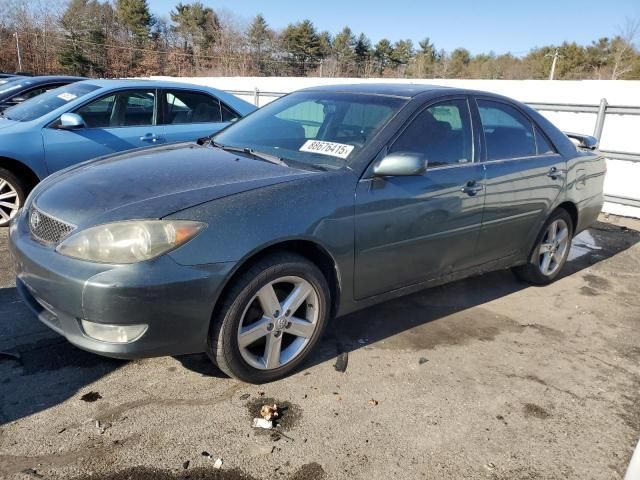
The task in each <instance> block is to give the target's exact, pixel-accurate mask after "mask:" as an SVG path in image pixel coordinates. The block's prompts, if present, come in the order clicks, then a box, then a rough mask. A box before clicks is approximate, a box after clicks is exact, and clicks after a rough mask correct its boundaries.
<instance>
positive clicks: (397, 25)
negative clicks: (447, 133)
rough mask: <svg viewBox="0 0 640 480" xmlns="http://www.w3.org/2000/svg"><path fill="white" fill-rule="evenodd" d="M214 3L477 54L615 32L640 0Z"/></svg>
mask: <svg viewBox="0 0 640 480" xmlns="http://www.w3.org/2000/svg"><path fill="white" fill-rule="evenodd" d="M178 1H182V2H183V3H190V1H191V0H148V2H149V6H150V8H151V10H152V12H153V13H154V14H156V15H158V16H165V17H168V13H169V11H170V10H171V9H172V8H173V7H174V6H175V4H176V3H178ZM201 1H202V3H204V4H205V5H206V6H209V7H211V8H213V9H214V10H220V9H222V10H226V11H228V12H231V13H233V14H235V15H236V16H237V17H238V19H239V20H240V21H241V22H249V21H250V20H251V18H253V17H254V16H255V15H256V14H257V13H262V14H263V15H264V17H265V18H266V20H267V22H268V23H269V25H270V26H271V27H272V28H274V29H276V30H279V29H282V28H284V27H286V26H287V24H289V23H294V22H297V21H300V20H303V19H305V18H308V19H310V20H311V21H312V22H313V23H314V25H315V26H316V28H317V29H318V30H319V31H322V30H328V31H330V32H331V33H332V34H334V35H335V34H336V33H337V32H339V31H340V30H342V28H343V27H344V26H345V25H348V26H349V27H351V29H352V30H353V31H354V32H355V33H356V34H358V33H360V32H364V33H365V34H366V35H367V36H368V37H369V38H370V39H371V40H372V41H373V42H374V43H375V42H376V41H378V40H380V39H381V38H385V37H386V38H388V39H389V40H391V41H392V42H393V41H396V40H400V39H404V38H410V39H411V40H413V42H414V45H416V46H417V44H418V42H419V41H420V40H422V39H423V38H425V37H429V38H430V39H431V41H432V42H434V43H435V45H436V47H437V48H438V49H440V48H444V49H445V50H447V51H451V50H453V49H455V48H457V47H464V48H466V49H467V50H469V51H471V53H473V54H478V53H487V52H489V51H493V52H495V53H505V52H511V53H513V54H515V55H523V54H525V53H527V52H528V51H529V50H530V49H531V48H534V47H536V46H543V45H549V44H560V43H562V42H563V41H565V40H567V41H576V42H578V43H579V44H582V45H587V44H589V43H591V41H592V40H596V39H598V38H600V37H603V36H614V35H615V34H616V33H618V31H619V30H620V28H621V27H622V26H623V25H624V23H625V19H626V18H633V19H640V0H583V1H577V0H555V1H554V0H534V1H527V0H513V1H505V0H503V1H496V0H485V1H482V2H478V1H475V2H474V1H473V0H448V1H442V0H438V1H432V0H417V1H408V0H391V1H389V0H387V1H384V2H379V1H375V0H369V1H365V0H267V1H265V0H262V1H260V0H201Z"/></svg>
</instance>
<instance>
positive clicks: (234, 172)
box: [10, 84, 605, 383]
mask: <svg viewBox="0 0 640 480" xmlns="http://www.w3.org/2000/svg"><path fill="white" fill-rule="evenodd" d="M574 137H575V139H576V140H577V142H578V146H576V144H574V143H573V142H572V141H571V140H570V139H569V138H568V137H567V136H566V135H565V134H563V133H562V132H560V131H559V130H558V129H557V128H555V127H554V126H553V125H552V124H551V123H549V121H547V120H546V119H545V118H544V117H542V116H541V115H539V114H538V113H537V112H535V111H534V110H532V109H531V108H528V107H527V106H525V105H522V104H521V103H518V102H515V101H513V100H510V99H508V98H504V97H501V96H498V95H493V94H489V93H484V92H475V91H468V90H462V89H454V88H441V87H432V86H425V85H409V84H404V85H393V84H380V85H375V84H367V85H335V86H328V87H318V88H312V89H307V90H302V91H299V92H295V93H292V94H290V95H287V96H285V97H283V98H281V99H279V100H277V101H274V102H272V103H270V104H268V105H266V106H265V107H263V108H262V109H260V110H258V111H256V112H255V113H253V114H251V115H249V116H247V117H246V118H244V119H242V120H239V121H238V122H236V123H234V124H232V125H231V126H229V127H228V128H226V129H225V130H223V131H221V132H219V133H217V134H216V135H215V136H213V137H212V138H205V139H201V140H200V141H198V142H197V143H181V144H173V145H164V146H158V147H152V148H146V149H140V150H136V151H132V152H128V153H124V154H119V155H115V156H111V157H104V158H102V159H98V160H96V161H92V162H88V163H84V164H81V165H78V166H75V167H71V168H69V169H67V170H64V171H62V172H60V173H58V174H54V175H52V176H51V177H49V178H48V179H46V180H45V181H43V182H42V183H41V184H40V185H39V186H38V187H36V189H35V190H34V191H33V192H32V193H31V195H30V196H29V198H28V200H27V202H26V205H25V208H24V209H22V211H21V212H20V214H19V215H18V216H17V217H16V218H15V220H14V222H13V223H12V225H11V228H10V237H11V242H10V243H11V246H10V249H11V252H12V254H13V258H14V259H15V263H16V271H17V282H16V283H17V286H18V290H19V291H20V293H21V295H22V297H23V299H24V301H25V302H26V303H27V305H28V306H29V307H30V308H31V309H32V310H33V311H34V312H35V314H36V315H37V316H38V317H39V319H40V320H41V321H43V322H44V323H45V324H47V325H48V326H49V327H51V328H52V329H54V330H56V331H57V332H59V333H60V334H61V335H64V336H65V337H66V338H67V339H68V340H69V341H70V342H72V343H73V344H75V345H77V346H78V347H80V348H83V349H86V350H89V351H92V352H95V353H99V354H103V355H108V356H113V357H119V358H135V357H145V356H156V355H177V354H186V353H196V352H205V351H206V352H207V353H208V354H209V356H210V357H211V359H212V360H213V361H214V362H215V363H216V364H217V365H218V366H219V367H220V369H222V370H223V371H224V372H226V373H227V374H229V375H231V376H233V377H236V378H239V379H242V380H244V381H247V382H254V383H263V382H268V381H272V380H275V379H277V378H280V377H283V376H285V375H287V374H289V373H291V372H292V371H294V370H295V369H297V368H299V367H300V365H301V364H302V362H304V360H305V358H306V357H308V355H309V354H310V352H311V351H312V350H313V347H314V346H315V345H316V344H317V343H318V341H319V339H320V337H321V335H322V333H323V330H324V329H325V327H326V325H327V323H328V320H329V318H330V317H332V316H338V317H339V316H343V315H345V314H347V313H350V312H353V311H355V310H358V309H361V308H364V307H367V306H370V305H372V304H375V303H377V302H382V301H384V300H387V299H390V298H394V297H397V296H400V295H405V294H407V293H411V292H414V291H416V290H418V289H422V288H425V287H430V286H433V285H437V284H442V283H445V282H449V281H452V280H455V279H459V278H462V277H466V276H469V275H475V274H480V273H483V272H486V271H489V270H495V269H504V268H512V269H513V271H514V272H515V274H516V275H517V277H519V278H520V279H522V280H525V281H527V282H531V283H533V284H537V285H542V284H546V283H548V282H551V281H553V280H554V279H555V278H556V277H557V276H558V275H559V274H560V271H561V269H562V267H563V265H564V263H565V262H566V260H567V255H568V253H569V248H570V246H571V239H572V237H573V236H574V235H575V234H576V233H578V232H580V231H581V230H583V229H585V228H587V227H588V226H589V225H591V223H593V222H594V221H595V219H596V217H597V215H598V213H599V212H600V209H601V207H602V203H603V193H602V187H603V181H604V175H605V163H604V159H603V158H602V156H600V155H599V154H598V153H597V151H595V150H594V149H595V148H596V146H597V145H596V142H595V139H593V138H592V137H585V136H579V135H574Z"/></svg>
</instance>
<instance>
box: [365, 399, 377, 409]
mask: <svg viewBox="0 0 640 480" xmlns="http://www.w3.org/2000/svg"><path fill="white" fill-rule="evenodd" d="M367 403H368V404H369V405H371V406H372V407H375V406H376V405H378V400H375V399H373V398H372V399H371V400H369V401H368V402H367Z"/></svg>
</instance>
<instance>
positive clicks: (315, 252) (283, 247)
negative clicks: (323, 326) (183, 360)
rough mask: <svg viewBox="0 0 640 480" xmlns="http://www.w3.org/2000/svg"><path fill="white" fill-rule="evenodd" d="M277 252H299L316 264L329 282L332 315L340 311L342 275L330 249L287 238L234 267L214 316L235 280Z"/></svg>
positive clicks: (314, 242)
mask: <svg viewBox="0 0 640 480" xmlns="http://www.w3.org/2000/svg"><path fill="white" fill-rule="evenodd" d="M277 252H290V253H297V254H298V255H300V256H302V257H304V258H306V259H307V260H309V261H310V262H312V263H313V264H315V265H316V266H317V267H318V268H319V269H320V271H321V272H322V274H323V275H324V277H325V279H326V280H327V283H328V284H329V290H330V293H331V316H334V315H335V314H336V312H337V311H338V307H339V305H340V294H341V290H342V288H341V285H342V280H341V275H340V271H339V267H338V263H337V262H336V261H335V259H334V258H333V256H332V255H331V254H330V253H329V251H328V250H327V249H326V248H325V247H323V246H322V245H320V244H319V243H318V242H316V241H313V240H309V239H304V238H292V239H286V240H280V241H277V242H275V243H271V244H269V245H264V246H262V247H260V248H258V249H256V250H254V251H252V252H251V253H249V254H248V255H246V256H245V258H243V259H242V260H241V261H240V262H238V264H237V265H236V267H235V268H234V269H233V271H232V272H231V274H230V275H229V277H228V278H227V280H226V281H225V283H224V286H223V287H222V289H221V290H220V293H219V295H218V298H217V301H216V305H215V306H214V309H213V313H212V318H214V317H215V314H216V312H217V309H218V308H219V305H220V304H221V299H223V298H224V296H225V295H226V294H227V292H228V291H229V289H230V288H231V286H232V285H233V282H234V280H235V279H236V278H238V277H239V276H240V275H242V273H243V272H245V271H246V270H247V269H248V268H250V267H251V265H252V264H253V263H255V262H256V261H258V260H259V259H261V258H264V257H267V256H269V255H272V254H274V253H277Z"/></svg>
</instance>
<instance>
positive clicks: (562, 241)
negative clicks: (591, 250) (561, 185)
mask: <svg viewBox="0 0 640 480" xmlns="http://www.w3.org/2000/svg"><path fill="white" fill-rule="evenodd" d="M572 239H573V221H572V219H571V215H569V213H568V212H567V211H566V210H564V209H563V208H559V209H558V210H556V211H554V212H553V213H552V214H551V216H549V218H548V219H547V221H546V222H545V223H544V225H543V226H542V229H541V230H540V233H538V237H537V238H536V243H535V245H534V247H533V250H532V251H531V254H530V255H529V260H528V262H527V263H526V264H524V265H521V266H519V267H514V268H513V269H512V271H513V273H514V274H515V276H516V277H517V278H518V279H520V280H522V281H524V282H527V283H531V284H533V285H547V284H549V283H551V282H553V281H554V280H555V279H556V278H557V277H558V275H559V274H560V272H561V271H562V268H563V267H564V264H565V263H566V262H567V257H568V256H569V250H570V249H571V240H572Z"/></svg>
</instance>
